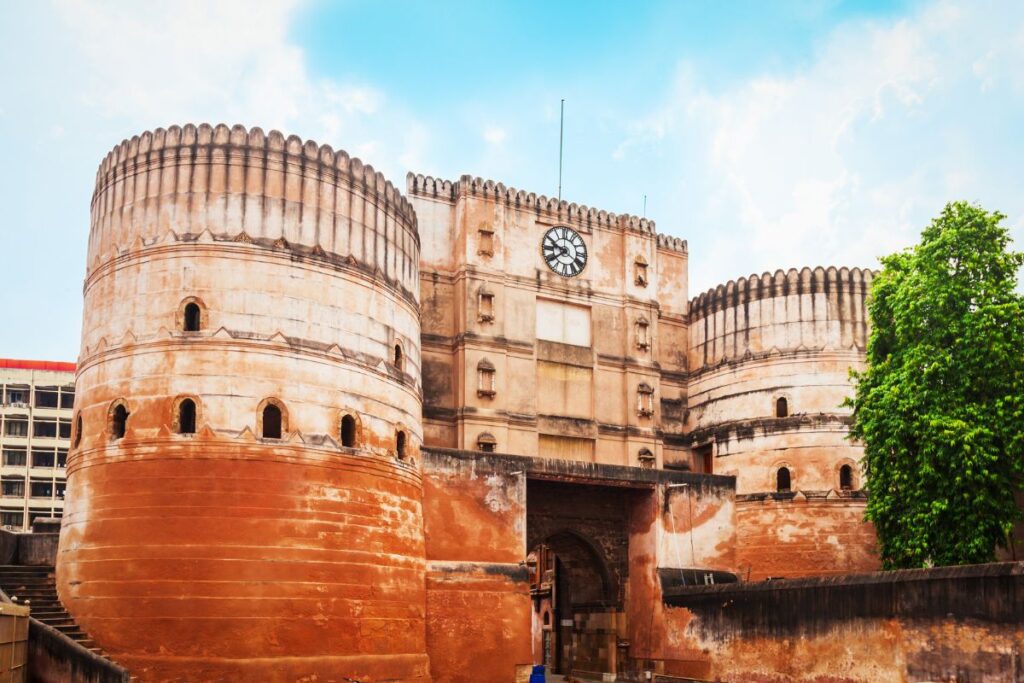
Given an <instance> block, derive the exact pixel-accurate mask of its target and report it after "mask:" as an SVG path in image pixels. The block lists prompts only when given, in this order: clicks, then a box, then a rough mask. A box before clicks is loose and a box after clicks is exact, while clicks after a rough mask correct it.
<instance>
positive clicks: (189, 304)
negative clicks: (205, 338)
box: [179, 296, 206, 332]
mask: <svg viewBox="0 0 1024 683" xmlns="http://www.w3.org/2000/svg"><path fill="white" fill-rule="evenodd" d="M205 317H206V316H205V315H204V309H203V305H202V302H201V301H200V300H199V299H197V298H195V297H192V296H190V297H189V298H187V299H185V300H184V301H182V302H181V307H180V309H179V320H180V324H181V331H182V332H198V331H199V330H201V329H203V323H204V322H205V321H204V320H203V319H204V318H205Z"/></svg>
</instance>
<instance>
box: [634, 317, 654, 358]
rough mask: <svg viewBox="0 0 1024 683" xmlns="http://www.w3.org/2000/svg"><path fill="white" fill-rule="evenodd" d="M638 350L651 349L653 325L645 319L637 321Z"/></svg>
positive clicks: (641, 318)
mask: <svg viewBox="0 0 1024 683" xmlns="http://www.w3.org/2000/svg"><path fill="white" fill-rule="evenodd" d="M636 348H638V349H640V350H641V351H646V350H648V349H649V348H651V323H650V322H649V321H648V320H647V318H644V317H640V318H638V319H637V321H636Z"/></svg>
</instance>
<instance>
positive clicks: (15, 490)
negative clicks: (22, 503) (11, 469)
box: [0, 476, 25, 498]
mask: <svg viewBox="0 0 1024 683" xmlns="http://www.w3.org/2000/svg"><path fill="white" fill-rule="evenodd" d="M0 493H2V494H3V496H4V497H6V498H11V497H14V498H24V497H25V478H24V477H7V476H5V477H4V480H3V482H0Z"/></svg>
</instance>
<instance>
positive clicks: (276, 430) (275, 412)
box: [260, 401, 284, 439]
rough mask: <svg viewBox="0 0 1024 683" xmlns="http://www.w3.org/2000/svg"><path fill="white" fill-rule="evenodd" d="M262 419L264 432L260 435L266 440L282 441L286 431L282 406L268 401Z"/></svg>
mask: <svg viewBox="0 0 1024 683" xmlns="http://www.w3.org/2000/svg"><path fill="white" fill-rule="evenodd" d="M261 417H262V420H261V422H262V432H261V434H260V435H261V436H262V437H263V438H264V439H280V438H281V434H282V431H283V429H284V424H283V423H284V415H283V413H282V411H281V406H279V405H277V404H276V403H271V402H269V401H268V402H267V404H266V405H265V406H263V414H262V415H261Z"/></svg>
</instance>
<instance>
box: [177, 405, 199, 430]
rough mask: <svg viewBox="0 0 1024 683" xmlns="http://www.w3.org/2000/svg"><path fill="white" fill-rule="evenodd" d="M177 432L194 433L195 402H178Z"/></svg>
mask: <svg viewBox="0 0 1024 683" xmlns="http://www.w3.org/2000/svg"><path fill="white" fill-rule="evenodd" d="M175 417H177V425H176V426H177V430H176V431H177V432H178V433H179V434H195V433H196V402H195V401H194V400H192V399H191V398H183V399H181V400H180V401H179V402H178V414H177V415H176V416H175Z"/></svg>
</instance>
